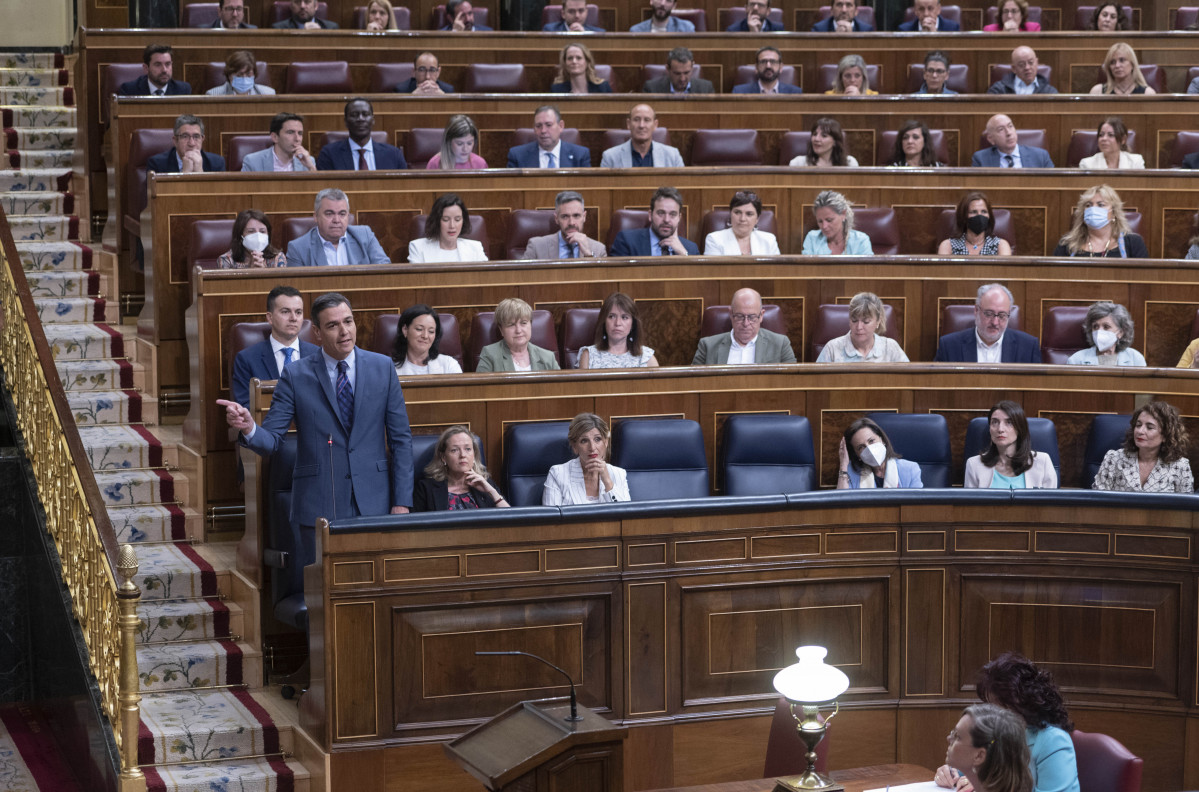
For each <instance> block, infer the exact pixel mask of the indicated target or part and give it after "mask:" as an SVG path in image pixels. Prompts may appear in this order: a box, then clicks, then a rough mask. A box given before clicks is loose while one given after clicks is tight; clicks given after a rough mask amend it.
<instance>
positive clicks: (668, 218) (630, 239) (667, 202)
mask: <svg viewBox="0 0 1199 792" xmlns="http://www.w3.org/2000/svg"><path fill="white" fill-rule="evenodd" d="M681 222H683V196H682V194H681V193H679V191H678V190H676V189H675V188H673V187H659V188H658V190H657V191H656V192H655V193H654V197H653V198H650V200H649V226H648V227H646V228H630V229H626V230H624V231H621V232H620V233H619V234H617V235H616V239H615V240H613V242H612V255H613V256H698V255H699V247H698V246H697V245H696V244H695V243H694V242H692V241H691V240H690V239H684V238H683V237H681V236H679V223H681Z"/></svg>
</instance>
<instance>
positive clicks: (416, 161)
mask: <svg viewBox="0 0 1199 792" xmlns="http://www.w3.org/2000/svg"><path fill="white" fill-rule="evenodd" d="M444 137H445V130H444V129H442V128H440V127H413V128H412V129H410V130H408V143H407V145H405V146H404V159H405V160H407V161H408V167H409V168H424V167H426V166H427V165H428V164H429V160H431V159H433V158H434V157H435V156H437V155H438V154H440V153H441V141H442V139H443V138H444Z"/></svg>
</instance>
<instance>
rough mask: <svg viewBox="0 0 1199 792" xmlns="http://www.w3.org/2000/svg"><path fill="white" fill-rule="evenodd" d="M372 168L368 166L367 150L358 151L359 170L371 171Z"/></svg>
mask: <svg viewBox="0 0 1199 792" xmlns="http://www.w3.org/2000/svg"><path fill="white" fill-rule="evenodd" d="M370 169H371V168H370V166H369V165H367V164H366V149H364V148H360V149H358V170H370Z"/></svg>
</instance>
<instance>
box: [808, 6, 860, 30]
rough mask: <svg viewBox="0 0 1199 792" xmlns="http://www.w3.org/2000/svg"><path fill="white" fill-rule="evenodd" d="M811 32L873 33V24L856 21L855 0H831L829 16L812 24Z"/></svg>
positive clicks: (856, 9)
mask: <svg viewBox="0 0 1199 792" xmlns="http://www.w3.org/2000/svg"><path fill="white" fill-rule="evenodd" d="M812 32H813V33H873V32H874V25H867V24H866V23H865V22H859V21H858V3H857V0H833V13H832V15H831V16H828V17H826V18H825V19H822V20H820V21H819V22H817V23H816V24H815V25H812Z"/></svg>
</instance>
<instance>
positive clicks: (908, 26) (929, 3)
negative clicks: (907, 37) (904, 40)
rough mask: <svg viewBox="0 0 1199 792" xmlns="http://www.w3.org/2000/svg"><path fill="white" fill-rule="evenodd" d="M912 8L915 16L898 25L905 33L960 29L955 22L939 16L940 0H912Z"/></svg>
mask: <svg viewBox="0 0 1199 792" xmlns="http://www.w3.org/2000/svg"><path fill="white" fill-rule="evenodd" d="M912 10H913V11H915V13H916V18H915V19H913V20H912V21H911V22H904V23H903V24H901V25H900V26H899V30H901V31H903V32H905V33H951V32H953V31H957V30H961V29H962V26H961V25H959V24H958V23H957V22H954V21H953V20H951V19H946V18H945V17H943V16H941V0H914V1H913V3H912Z"/></svg>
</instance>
